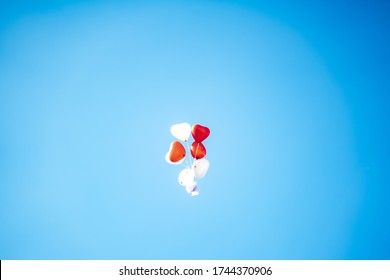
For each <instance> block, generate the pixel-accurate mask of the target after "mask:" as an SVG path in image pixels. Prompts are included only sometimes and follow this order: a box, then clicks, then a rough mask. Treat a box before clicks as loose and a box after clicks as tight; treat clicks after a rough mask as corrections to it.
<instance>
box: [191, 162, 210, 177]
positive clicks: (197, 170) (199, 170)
mask: <svg viewBox="0 0 390 280" xmlns="http://www.w3.org/2000/svg"><path fill="white" fill-rule="evenodd" d="M209 166H210V163H209V161H208V160H207V159H205V158H201V159H198V160H195V162H194V164H193V165H192V170H194V175H195V177H196V178H199V179H202V178H203V177H204V176H205V175H206V173H207V170H208V169H209Z"/></svg>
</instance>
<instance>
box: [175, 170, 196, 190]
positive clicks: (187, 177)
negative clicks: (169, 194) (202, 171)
mask: <svg viewBox="0 0 390 280" xmlns="http://www.w3.org/2000/svg"><path fill="white" fill-rule="evenodd" d="M194 176H195V175H194V171H193V170H192V169H190V168H186V169H183V170H182V171H181V172H180V173H179V178H178V179H179V184H180V185H182V186H187V185H190V184H192V183H193V182H194Z"/></svg>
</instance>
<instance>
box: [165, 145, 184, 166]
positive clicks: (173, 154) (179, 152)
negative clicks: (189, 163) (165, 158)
mask: <svg viewBox="0 0 390 280" xmlns="http://www.w3.org/2000/svg"><path fill="white" fill-rule="evenodd" d="M185 156H186V149H184V147H183V145H182V144H181V143H180V142H179V141H173V142H172V144H171V149H170V150H169V160H170V161H172V162H178V161H180V160H182V159H183V158H184V157H185Z"/></svg>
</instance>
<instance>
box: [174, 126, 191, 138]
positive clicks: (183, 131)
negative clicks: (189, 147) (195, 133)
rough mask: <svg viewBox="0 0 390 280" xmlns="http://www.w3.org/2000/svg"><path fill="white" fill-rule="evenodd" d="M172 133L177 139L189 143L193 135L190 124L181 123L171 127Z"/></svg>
mask: <svg viewBox="0 0 390 280" xmlns="http://www.w3.org/2000/svg"><path fill="white" fill-rule="evenodd" d="M171 133H172V135H173V136H174V137H176V138H177V139H179V140H181V141H184V142H187V141H188V138H190V135H191V126H190V125H189V124H188V123H179V124H174V125H172V126H171Z"/></svg>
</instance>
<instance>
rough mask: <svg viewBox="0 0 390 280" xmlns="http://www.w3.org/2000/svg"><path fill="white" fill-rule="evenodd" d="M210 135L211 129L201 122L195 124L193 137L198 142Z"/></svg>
mask: <svg viewBox="0 0 390 280" xmlns="http://www.w3.org/2000/svg"><path fill="white" fill-rule="evenodd" d="M209 135H210V129H209V128H208V127H205V126H202V125H200V124H195V125H194V126H193V127H192V137H194V139H195V141H196V142H199V143H201V142H203V141H204V140H205V139H206V138H207V137H209Z"/></svg>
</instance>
